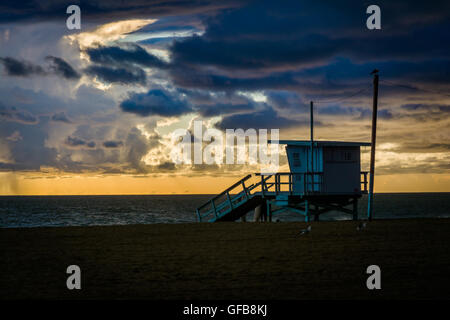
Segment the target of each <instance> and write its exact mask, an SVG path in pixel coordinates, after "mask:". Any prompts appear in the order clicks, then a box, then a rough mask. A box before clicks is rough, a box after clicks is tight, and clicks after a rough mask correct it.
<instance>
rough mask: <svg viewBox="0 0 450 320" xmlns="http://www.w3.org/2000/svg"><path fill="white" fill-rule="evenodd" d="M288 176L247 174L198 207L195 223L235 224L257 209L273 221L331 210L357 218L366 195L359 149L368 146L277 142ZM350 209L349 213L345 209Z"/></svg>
mask: <svg viewBox="0 0 450 320" xmlns="http://www.w3.org/2000/svg"><path fill="white" fill-rule="evenodd" d="M279 144H284V145H286V154H287V158H288V162H289V169H290V171H289V172H279V173H276V174H270V175H262V174H258V173H256V174H250V175H247V176H246V177H244V178H242V179H241V180H239V181H238V182H236V183H235V184H233V185H232V186H231V187H229V188H228V189H226V190H225V191H223V192H222V193H220V194H219V195H217V196H215V197H214V198H212V199H211V200H209V201H208V202H207V203H205V204H203V205H202V206H200V207H199V208H197V219H198V221H210V222H215V221H234V220H237V219H239V218H240V217H242V216H244V215H246V214H247V213H248V212H249V211H251V210H255V217H256V218H257V219H261V220H264V221H266V220H269V221H271V220H272V216H273V215H275V214H278V213H281V212H283V211H286V210H291V211H294V212H297V213H299V214H301V215H302V216H304V219H305V221H309V220H310V218H311V216H314V220H316V221H318V220H319V216H320V215H321V214H324V213H326V212H329V211H341V212H344V213H348V214H350V215H352V217H353V219H354V220H356V219H357V217H358V211H357V208H358V199H359V198H360V197H361V196H362V195H363V194H366V193H367V182H368V181H367V172H361V161H360V159H361V157H360V152H361V151H360V148H361V147H362V146H370V143H367V142H344V141H312V142H311V141H309V140H306V141H302V140H299V141H297V140H281V141H279ZM347 206H351V209H349V208H346V207H347Z"/></svg>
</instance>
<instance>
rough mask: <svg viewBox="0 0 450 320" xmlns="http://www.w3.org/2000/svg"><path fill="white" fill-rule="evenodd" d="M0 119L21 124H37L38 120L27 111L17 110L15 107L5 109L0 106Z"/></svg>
mask: <svg viewBox="0 0 450 320" xmlns="http://www.w3.org/2000/svg"><path fill="white" fill-rule="evenodd" d="M0 119H4V120H7V121H12V122H18V123H22V124H37V123H38V122H39V120H38V118H37V117H36V116H34V115H33V114H31V113H30V112H28V111H24V110H18V109H17V108H16V107H12V108H7V107H5V106H2V105H1V104H0Z"/></svg>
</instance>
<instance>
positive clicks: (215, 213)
mask: <svg viewBox="0 0 450 320" xmlns="http://www.w3.org/2000/svg"><path fill="white" fill-rule="evenodd" d="M211 205H212V207H213V210H214V215H215V216H216V218H217V211H216V205H215V204H214V199H211Z"/></svg>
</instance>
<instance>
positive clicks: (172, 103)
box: [120, 89, 192, 117]
mask: <svg viewBox="0 0 450 320" xmlns="http://www.w3.org/2000/svg"><path fill="white" fill-rule="evenodd" d="M120 109H121V110H122V111H123V112H129V113H134V114H136V115H139V116H141V117H146V116H151V115H159V116H166V117H170V116H177V115H181V114H185V113H189V112H192V109H191V107H190V106H189V104H188V102H186V101H182V100H181V99H180V98H179V97H177V96H176V95H175V94H171V93H169V92H168V91H164V90H161V89H153V90H150V91H148V92H147V93H133V94H130V96H129V98H128V99H127V100H125V101H122V103H121V104H120Z"/></svg>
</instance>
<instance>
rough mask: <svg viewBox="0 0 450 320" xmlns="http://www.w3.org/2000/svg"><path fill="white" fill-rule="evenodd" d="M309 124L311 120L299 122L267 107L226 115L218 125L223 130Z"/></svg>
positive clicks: (275, 127)
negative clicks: (251, 111) (281, 115)
mask: <svg viewBox="0 0 450 320" xmlns="http://www.w3.org/2000/svg"><path fill="white" fill-rule="evenodd" d="M306 123H308V124H309V122H305V123H302V122H299V121H295V120H291V119H287V118H284V117H280V116H279V115H278V114H277V113H276V112H275V111H274V110H273V109H270V108H268V109H266V110H262V111H258V112H253V113H245V114H235V115H231V116H225V117H224V118H223V119H222V120H221V121H220V122H218V123H217V125H216V126H217V127H218V128H219V129H222V130H226V129H236V128H240V129H244V130H246V129H249V128H254V129H280V128H289V127H294V126H301V125H306Z"/></svg>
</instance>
